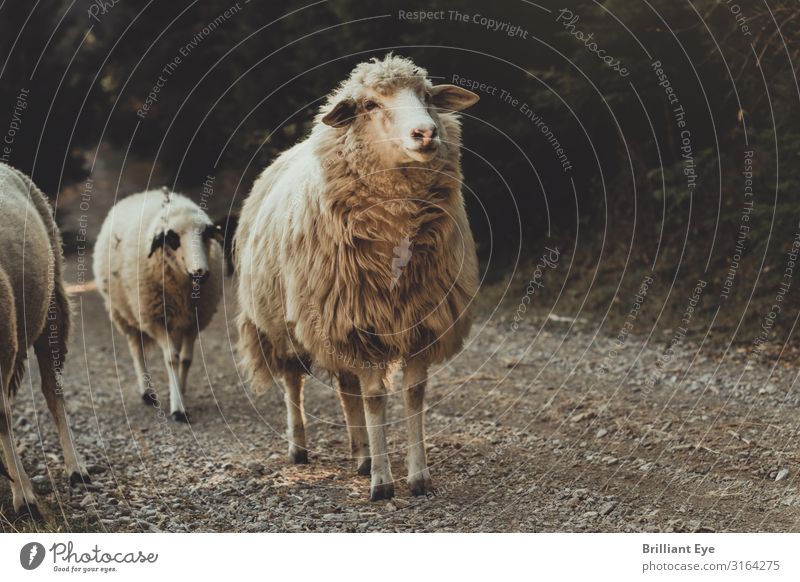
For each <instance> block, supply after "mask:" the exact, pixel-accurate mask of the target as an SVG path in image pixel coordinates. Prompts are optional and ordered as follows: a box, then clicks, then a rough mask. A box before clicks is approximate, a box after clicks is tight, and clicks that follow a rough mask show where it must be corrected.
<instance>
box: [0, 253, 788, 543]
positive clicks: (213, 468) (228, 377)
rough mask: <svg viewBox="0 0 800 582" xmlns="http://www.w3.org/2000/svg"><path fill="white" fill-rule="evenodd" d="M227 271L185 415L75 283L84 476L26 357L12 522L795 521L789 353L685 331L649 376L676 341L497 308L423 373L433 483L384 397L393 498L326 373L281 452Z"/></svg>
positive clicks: (128, 527)
mask: <svg viewBox="0 0 800 582" xmlns="http://www.w3.org/2000/svg"><path fill="white" fill-rule="evenodd" d="M72 261H73V264H72V266H71V270H70V273H71V275H72V276H74V274H75V269H74V267H75V265H74V258H73V259H72ZM234 284H235V283H234V281H233V280H230V279H229V280H228V281H227V282H226V286H225V293H226V298H225V302H224V305H223V306H221V307H220V311H219V312H218V314H217V316H216V318H215V320H214V322H213V323H212V325H211V326H210V328H209V329H208V330H206V331H205V332H204V333H203V335H202V336H201V340H200V344H199V345H198V348H197V350H196V359H195V363H194V366H193V368H192V371H191V376H190V385H191V390H190V392H189V394H188V397H187V398H188V407H189V412H190V414H191V415H192V424H191V425H190V426H186V425H180V424H176V423H173V422H170V421H168V420H166V419H164V418H163V417H161V416H160V415H159V413H158V411H157V410H155V409H153V408H148V407H146V406H145V405H144V404H143V403H142V402H141V401H140V400H139V398H138V397H137V396H136V394H135V389H134V386H135V384H134V371H133V365H132V361H131V358H130V356H129V354H128V351H127V346H126V345H125V342H124V339H123V338H121V337H120V336H119V335H118V334H116V333H112V328H111V324H110V323H109V321H108V319H107V317H106V314H105V311H104V309H103V306H102V302H101V299H100V297H99V296H98V295H97V293H96V292H95V291H85V292H82V293H80V294H78V295H76V296H75V297H74V299H75V315H76V317H75V322H76V323H75V333H74V335H73V338H72V345H71V354H70V358H69V362H68V373H67V375H66V382H65V390H66V393H67V397H68V410H69V414H70V418H71V422H72V426H73V429H74V433H75V435H76V438H77V442H78V447H79V449H80V450H81V452H82V453H83V455H84V456H85V458H86V461H87V463H88V465H89V466H90V470H91V472H92V473H93V477H92V478H93V486H92V490H91V491H84V490H82V489H78V488H73V489H72V490H70V489H69V486H68V485H67V483H66V480H65V478H64V477H63V473H62V465H61V460H60V458H61V456H60V450H59V448H58V442H57V438H56V432H55V429H54V427H53V424H52V421H51V419H50V417H49V413H48V412H47V411H46V406H45V403H44V399H43V397H42V395H41V392H40V391H39V388H38V380H37V378H36V374H35V373H34V374H33V375H31V374H28V375H26V379H25V382H24V385H23V388H22V390H21V393H20V394H19V397H18V399H17V401H16V403H15V407H14V416H15V420H16V422H15V432H16V437H17V439H18V441H19V442H20V445H21V446H20V452H21V455H22V458H23V460H24V462H25V464H26V466H27V469H28V472H29V474H30V476H31V477H32V478H33V480H34V483H35V488H36V489H37V492H38V494H39V495H40V497H41V500H42V501H43V505H44V506H45V507H46V508H47V509H48V511H49V516H48V522H47V523H46V524H44V525H32V524H29V523H24V522H19V521H16V522H15V521H14V520H13V519H11V521H9V520H8V519H6V518H1V519H0V527H2V529H3V530H4V531H14V530H26V531H30V530H33V529H47V530H51V531H52V530H58V531H612V532H615V531H797V530H798V529H800V528H798V520H800V490H798V481H797V480H798V476H799V475H800V468H799V467H798V464H797V460H798V454H797V448H798V447H797V439H796V438H795V437H796V434H797V431H798V421H800V414H799V413H798V406H797V391H796V389H795V386H796V380H797V374H796V371H795V367H794V366H793V365H791V363H792V362H794V361H795V360H796V357H795V355H794V354H789V353H786V352H785V353H783V354H782V356H781V357H778V356H779V355H778V354H776V355H774V356H769V357H766V358H764V359H763V360H761V361H759V362H756V363H755V365H754V366H753V369H752V370H750V371H749V372H747V373H746V374H744V376H742V372H743V370H744V367H745V361H746V359H747V357H748V354H747V353H746V351H745V350H743V349H732V350H729V351H727V352H724V351H723V350H722V349H712V348H710V347H708V346H701V345H700V344H698V343H697V342H694V341H689V340H687V341H685V342H684V343H682V344H681V345H680V346H679V347H678V348H676V351H675V353H674V354H673V356H672V358H671V359H670V361H669V362H668V363H666V364H662V369H663V370H664V374H663V379H662V380H661V381H660V382H658V383H656V384H655V385H654V386H652V387H650V386H649V381H648V378H652V377H653V376H652V374H653V371H654V370H657V369H658V368H657V366H656V362H657V359H658V357H659V356H661V355H662V354H663V350H664V348H665V346H666V344H667V341H668V338H667V337H663V338H653V337H651V338H649V342H648V343H647V345H645V342H644V339H643V338H639V337H633V336H629V337H628V339H627V341H626V342H625V344H624V345H623V346H622V347H619V346H617V344H616V343H615V342H614V341H613V338H612V337H611V336H610V334H606V333H597V330H595V329H593V328H592V327H591V325H590V324H589V323H587V322H581V323H575V322H571V321H569V320H565V321H552V320H548V319H547V317H546V315H545V314H535V313H529V314H528V315H527V316H526V318H525V320H524V321H523V322H522V323H521V325H520V326H519V329H518V330H516V331H512V329H511V323H510V316H509V315H505V316H502V317H497V315H495V316H494V317H491V316H489V315H488V311H485V312H484V315H482V316H481V318H480V319H479V323H478V324H477V325H476V326H475V329H474V332H473V335H472V338H471V340H470V342H469V345H468V347H467V348H466V349H465V351H464V352H463V353H462V354H461V355H460V356H458V357H457V358H456V359H454V360H453V361H452V362H451V363H449V364H448V365H446V366H443V367H440V368H438V369H436V370H434V371H433V374H432V378H431V381H430V387H429V390H428V397H427V402H428V406H429V412H428V416H427V427H428V446H429V461H430V465H431V469H432V474H433V477H434V481H435V486H436V487H437V490H436V494H435V495H433V496H431V497H429V498H413V497H411V496H410V494H409V492H408V489H407V487H406V486H405V483H404V481H403V477H404V467H403V459H404V447H405V423H404V418H403V409H402V398H401V397H400V395H399V394H394V395H393V397H392V398H391V407H390V412H389V419H390V422H391V423H392V424H391V426H390V427H389V431H388V433H389V437H390V450H391V459H392V463H393V470H394V475H395V478H396V479H397V480H398V481H400V483H399V486H398V497H397V498H396V500H395V501H393V502H391V503H387V502H385V501H384V502H380V503H370V502H369V501H368V479H367V478H365V477H359V476H357V475H356V474H355V470H354V467H353V466H352V465H351V462H350V460H349V458H348V451H347V448H348V447H347V434H346V430H345V427H344V426H343V415H342V413H341V410H340V407H339V403H338V399H337V397H336V395H335V393H334V391H333V389H332V388H331V385H330V382H329V381H328V379H327V377H326V376H325V375H322V376H320V377H317V378H315V379H313V380H312V381H311V382H309V383H308V384H307V387H306V410H307V415H308V434H309V440H310V443H309V445H310V449H311V455H310V456H311V464H310V465H306V466H293V465H290V464H289V463H288V462H287V460H286V455H285V451H286V442H285V439H284V437H283V432H284V426H285V421H284V406H283V402H282V397H281V393H280V391H279V390H278V389H277V388H274V389H271V390H269V391H267V392H265V393H263V394H258V395H256V394H252V393H251V392H250V391H249V390H248V389H247V388H246V387H245V386H243V385H242V383H241V382H240V380H239V376H238V374H237V369H236V365H235V359H234V355H233V349H232V344H233V343H234V341H235V334H236V331H235V326H234V325H233V317H234V315H235V313H236V305H235V294H234V291H235V288H234ZM502 311H503V312H504V313H506V314H507V313H508V310H502ZM612 349H616V350H617V352H618V355H617V356H616V357H611V356H609V353H611V350H612ZM151 360H152V361H153V366H152V373H153V378H154V384H155V386H157V387H158V389H159V391H160V394H161V396H162V397H166V395H167V390H166V373H165V371H164V369H163V364H162V363H161V360H160V357H159V356H158V354H156V353H153V354H152V355H151ZM602 365H605V366H606V367H607V373H605V374H603V373H601V372H600V367H601V366H602ZM776 479H777V480H776ZM10 509H11V507H10V494H9V491H8V487H7V484H6V483H0V511H2V513H3V515H4V516H8V517H10Z"/></svg>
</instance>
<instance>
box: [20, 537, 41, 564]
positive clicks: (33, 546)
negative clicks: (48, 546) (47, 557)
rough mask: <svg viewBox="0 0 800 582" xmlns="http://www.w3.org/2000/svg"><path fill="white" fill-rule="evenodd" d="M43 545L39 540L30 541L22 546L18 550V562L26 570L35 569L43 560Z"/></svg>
mask: <svg viewBox="0 0 800 582" xmlns="http://www.w3.org/2000/svg"><path fill="white" fill-rule="evenodd" d="M44 554H45V551H44V546H43V545H42V544H40V543H39V542H30V543H29V544H25V545H24V546H22V549H21V550H20V552H19V563H20V564H22V567H23V568H25V569H26V570H35V569H36V568H38V567H39V566H41V565H42V562H44Z"/></svg>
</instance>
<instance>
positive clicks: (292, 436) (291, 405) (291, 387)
mask: <svg viewBox="0 0 800 582" xmlns="http://www.w3.org/2000/svg"><path fill="white" fill-rule="evenodd" d="M282 379H283V386H284V389H285V391H284V399H285V401H286V438H287V439H288V440H289V460H290V461H291V462H292V463H294V464H295V465H305V464H306V463H308V449H307V448H306V415H305V410H303V383H304V382H305V375H304V374H303V373H302V372H300V371H296V370H292V371H286V372H284V373H283V375H282Z"/></svg>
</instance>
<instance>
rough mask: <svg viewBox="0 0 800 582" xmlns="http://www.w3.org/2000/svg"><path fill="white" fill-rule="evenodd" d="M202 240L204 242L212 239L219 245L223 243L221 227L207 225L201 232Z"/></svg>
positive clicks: (223, 237)
mask: <svg viewBox="0 0 800 582" xmlns="http://www.w3.org/2000/svg"><path fill="white" fill-rule="evenodd" d="M203 238H204V239H205V240H209V239H214V240H215V241H217V242H218V243H219V244H222V243H223V242H224V241H225V235H224V234H223V232H222V227H221V226H220V225H218V224H209V225H208V226H207V227H206V229H205V230H204V231H203Z"/></svg>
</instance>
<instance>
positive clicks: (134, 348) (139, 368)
mask: <svg viewBox="0 0 800 582" xmlns="http://www.w3.org/2000/svg"><path fill="white" fill-rule="evenodd" d="M127 337H128V349H130V352H131V357H132V358H133V367H134V369H135V370H136V383H137V384H138V388H139V396H141V397H142V400H143V401H144V403H145V404H149V405H150V406H157V405H158V396H157V395H156V391H155V390H153V385H152V382H151V380H150V374H149V373H148V372H147V364H146V363H145V349H144V346H145V341H149V340H145V339H144V338H143V337H142V335H141V334H139V333H134V334H128V335H127Z"/></svg>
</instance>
